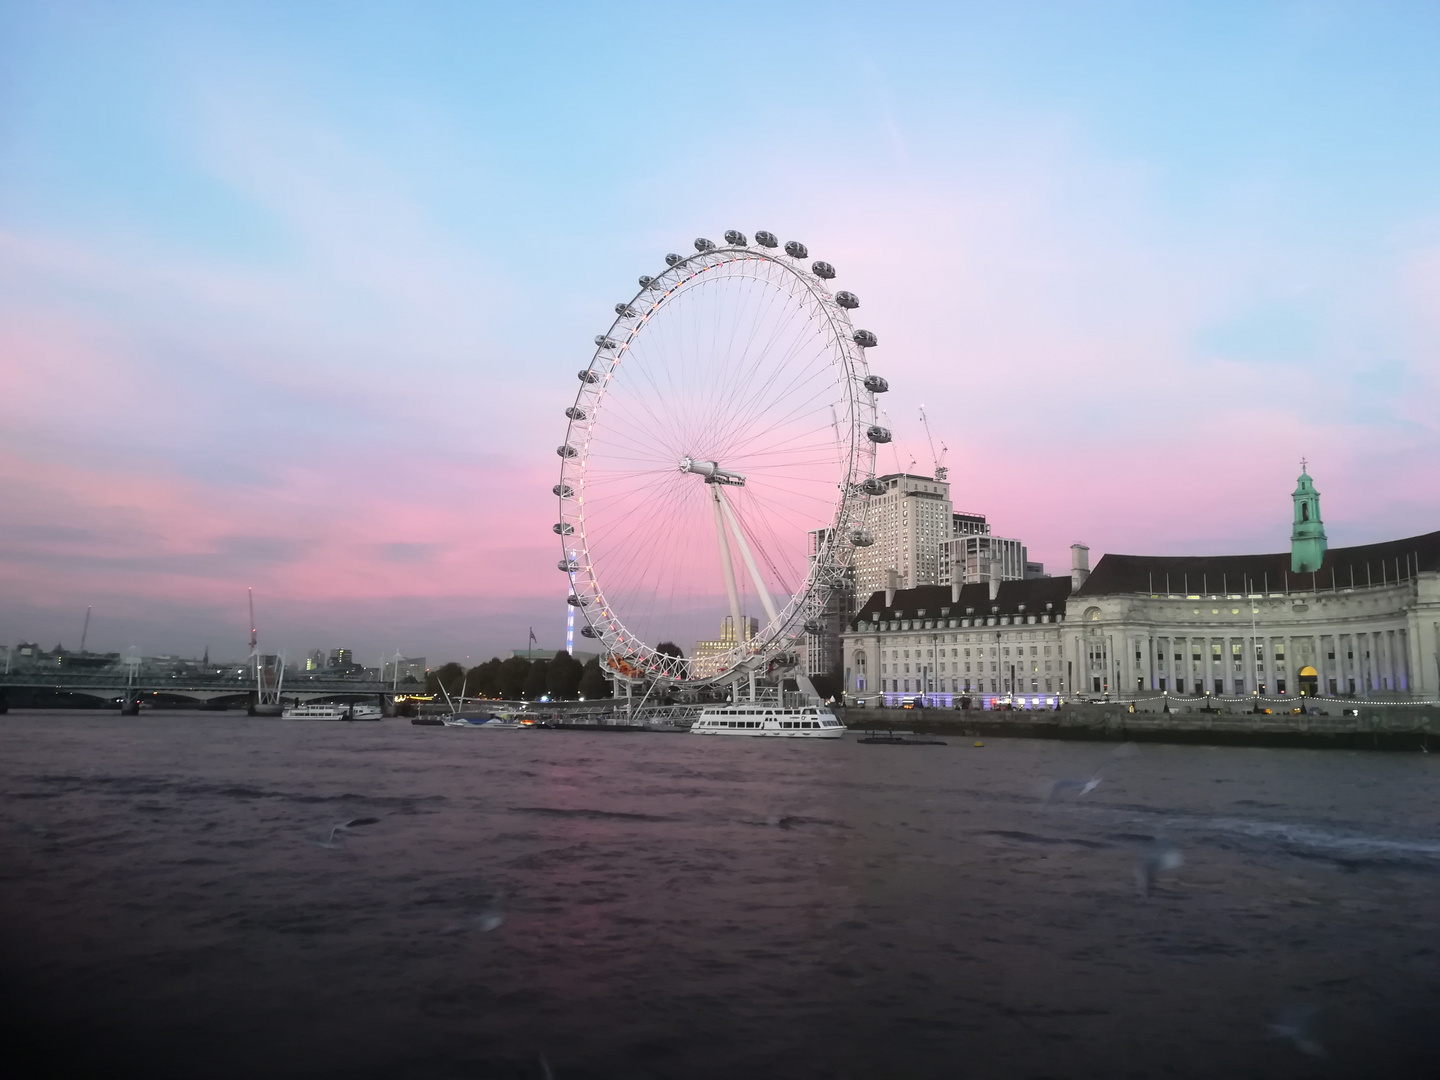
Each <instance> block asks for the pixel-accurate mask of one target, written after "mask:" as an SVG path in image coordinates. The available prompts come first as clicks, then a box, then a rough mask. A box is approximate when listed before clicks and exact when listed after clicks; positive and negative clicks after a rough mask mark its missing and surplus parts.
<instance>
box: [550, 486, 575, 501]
mask: <svg viewBox="0 0 1440 1080" xmlns="http://www.w3.org/2000/svg"><path fill="white" fill-rule="evenodd" d="M550 490H551V491H553V492H554V493H555V494H556V495H557V496H558V497H559V498H562V499H573V498H574V497H575V489H574V488H572V487H571V486H570V485H569V484H556V485H555V486H554V487H553V488H551V489H550Z"/></svg>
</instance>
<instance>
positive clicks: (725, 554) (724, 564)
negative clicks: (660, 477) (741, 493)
mask: <svg viewBox="0 0 1440 1080" xmlns="http://www.w3.org/2000/svg"><path fill="white" fill-rule="evenodd" d="M710 494H711V496H712V498H713V504H712V509H714V511H715V539H716V540H717V541H719V543H720V572H721V573H722V574H723V575H724V576H725V594H726V596H728V597H729V598H730V619H731V623H730V625H731V626H733V627H734V628H735V642H736V644H739V643H740V642H742V641H744V640H745V637H744V635H743V634H742V632H741V629H740V591H739V590H738V589H737V588H736V587H735V560H734V559H732V558H731V557H730V541H728V540H726V539H725V521H724V518H723V517H722V512H721V509H720V508H721V506H722V505H725V502H724V499H723V498H721V495H720V485H719V484H711V485H710ZM736 700H737V701H738V700H739V695H738V694H737V695H736Z"/></svg>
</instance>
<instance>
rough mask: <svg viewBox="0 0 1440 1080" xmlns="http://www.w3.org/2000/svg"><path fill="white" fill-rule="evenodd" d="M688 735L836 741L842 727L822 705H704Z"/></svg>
mask: <svg viewBox="0 0 1440 1080" xmlns="http://www.w3.org/2000/svg"><path fill="white" fill-rule="evenodd" d="M690 734H691V735H757V736H760V737H762V738H771V739H838V738H840V737H841V736H842V735H844V734H845V725H844V724H842V723H841V722H840V721H839V720H837V719H836V718H835V714H834V713H832V712H831V711H830V709H829V708H828V707H827V706H824V705H819V706H816V705H808V706H796V707H794V708H789V709H785V708H781V707H779V706H777V705H762V704H760V703H759V702H744V701H741V702H736V703H735V704H732V705H707V706H706V707H705V708H704V709H703V710H701V713H700V718H699V719H698V720H696V721H695V723H694V724H693V725H692V726H691V728H690Z"/></svg>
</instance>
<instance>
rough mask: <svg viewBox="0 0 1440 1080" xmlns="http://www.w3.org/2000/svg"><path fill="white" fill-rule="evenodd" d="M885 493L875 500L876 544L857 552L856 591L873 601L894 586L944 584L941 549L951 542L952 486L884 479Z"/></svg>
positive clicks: (870, 520)
mask: <svg viewBox="0 0 1440 1080" xmlns="http://www.w3.org/2000/svg"><path fill="white" fill-rule="evenodd" d="M879 480H880V481H881V483H883V484H884V485H885V493H884V494H883V495H874V496H872V497H871V499H870V513H869V516H868V517H867V519H866V528H867V529H868V530H869V532H870V534H871V535H872V536H874V538H875V542H874V543H873V544H871V545H870V546H869V547H865V548H859V549H857V550H856V552H855V591H856V594H857V595H859V596H862V597H868V596H869V595H870V594H871V593H873V592H875V591H876V590H877V589H884V588H887V587H888V586H889V585H890V583H891V575H890V571H892V570H893V571H895V579H896V580H895V585H896V587H898V588H901V589H913V588H915V587H917V586H919V585H938V584H940V545H941V544H942V543H943V542H944V541H946V540H948V539H950V535H951V531H952V528H953V524H952V517H953V511H952V509H951V506H950V485H949V484H948V483H947V482H946V481H944V480H936V479H934V478H933V477H929V476H912V475H910V474H909V473H891V474H890V475H888V476H882V477H879Z"/></svg>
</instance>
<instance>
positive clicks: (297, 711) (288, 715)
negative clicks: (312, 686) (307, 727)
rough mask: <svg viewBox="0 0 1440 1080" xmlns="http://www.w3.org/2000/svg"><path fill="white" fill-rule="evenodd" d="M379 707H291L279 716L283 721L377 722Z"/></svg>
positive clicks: (365, 705)
mask: <svg viewBox="0 0 1440 1080" xmlns="http://www.w3.org/2000/svg"><path fill="white" fill-rule="evenodd" d="M380 715H381V714H380V706H379V705H369V704H360V705H291V706H289V707H287V708H286V709H285V710H284V711H283V712H281V714H280V716H281V718H282V719H285V720H379V719H380Z"/></svg>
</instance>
